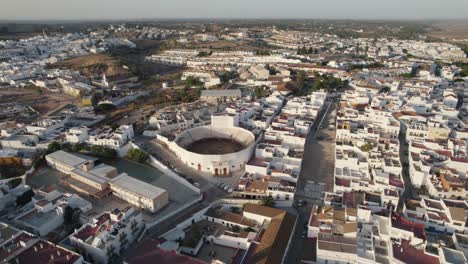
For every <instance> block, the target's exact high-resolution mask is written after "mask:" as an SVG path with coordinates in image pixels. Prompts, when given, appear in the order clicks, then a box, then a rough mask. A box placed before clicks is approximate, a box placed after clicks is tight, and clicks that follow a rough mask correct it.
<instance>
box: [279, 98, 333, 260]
mask: <svg viewBox="0 0 468 264" xmlns="http://www.w3.org/2000/svg"><path fill="white" fill-rule="evenodd" d="M337 101H338V100H336V99H335V100H333V101H330V102H328V103H327V105H325V107H324V110H323V111H322V113H320V114H319V116H318V118H317V120H318V122H316V123H315V124H314V125H313V126H312V128H311V131H310V132H309V135H308V136H307V140H306V145H305V148H304V157H303V159H302V165H301V166H302V168H301V174H300V176H299V178H298V181H297V187H296V194H295V199H296V200H298V199H300V200H304V201H306V204H305V206H303V207H301V208H298V219H299V220H298V224H297V226H296V230H295V232H294V234H293V239H292V241H291V245H290V247H289V251H288V255H287V256H286V260H285V263H288V264H289V263H300V262H301V259H302V254H303V252H305V251H307V250H310V249H308V248H305V246H304V239H303V238H302V237H303V236H304V235H306V230H307V229H306V226H307V222H308V219H309V216H310V213H311V211H312V206H313V205H314V204H318V203H321V200H320V199H321V198H322V194H323V192H325V191H332V190H333V171H334V164H335V132H336V131H335V129H334V128H333V129H330V128H329V122H333V124H334V123H335V120H334V116H332V112H334V111H335V109H336V106H337Z"/></svg>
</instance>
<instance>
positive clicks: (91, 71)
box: [54, 54, 129, 78]
mask: <svg viewBox="0 0 468 264" xmlns="http://www.w3.org/2000/svg"><path fill="white" fill-rule="evenodd" d="M54 67H58V68H68V69H73V70H78V71H80V73H81V74H83V75H87V76H92V75H101V74H103V73H105V74H106V76H107V77H109V78H112V77H117V76H127V75H128V74H129V71H128V70H127V69H125V68H124V67H123V64H122V63H121V62H120V61H119V60H118V59H115V58H113V57H111V56H108V55H105V54H90V55H85V56H81V57H76V58H73V59H69V60H65V61H64V62H61V63H58V64H55V65H54Z"/></svg>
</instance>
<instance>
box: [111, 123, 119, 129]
mask: <svg viewBox="0 0 468 264" xmlns="http://www.w3.org/2000/svg"><path fill="white" fill-rule="evenodd" d="M111 128H112V130H116V129H117V128H119V125H118V124H112V125H111Z"/></svg>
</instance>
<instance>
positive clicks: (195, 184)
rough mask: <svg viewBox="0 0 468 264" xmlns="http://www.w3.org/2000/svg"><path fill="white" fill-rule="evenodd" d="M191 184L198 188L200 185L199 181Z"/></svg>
mask: <svg viewBox="0 0 468 264" xmlns="http://www.w3.org/2000/svg"><path fill="white" fill-rule="evenodd" d="M193 186H195V187H197V188H200V187H201V185H200V183H198V182H195V183H194V184H193Z"/></svg>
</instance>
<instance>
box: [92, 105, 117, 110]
mask: <svg viewBox="0 0 468 264" xmlns="http://www.w3.org/2000/svg"><path fill="white" fill-rule="evenodd" d="M114 109H115V105H113V104H98V105H97V106H96V107H94V111H96V112H104V111H110V110H114Z"/></svg>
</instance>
